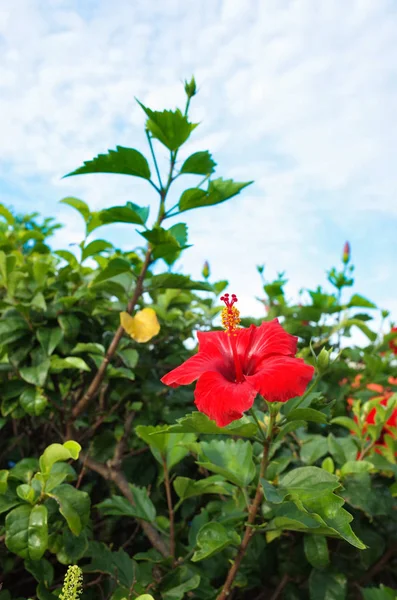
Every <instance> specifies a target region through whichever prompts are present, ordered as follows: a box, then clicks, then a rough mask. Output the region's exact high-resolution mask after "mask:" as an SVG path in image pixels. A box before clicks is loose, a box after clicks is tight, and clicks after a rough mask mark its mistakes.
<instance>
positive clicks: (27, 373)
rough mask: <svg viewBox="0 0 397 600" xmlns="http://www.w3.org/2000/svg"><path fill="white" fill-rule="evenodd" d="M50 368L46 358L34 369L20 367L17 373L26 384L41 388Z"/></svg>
mask: <svg viewBox="0 0 397 600" xmlns="http://www.w3.org/2000/svg"><path fill="white" fill-rule="evenodd" d="M49 368H50V360H49V359H48V358H46V359H45V360H43V361H42V362H41V363H40V364H38V365H36V366H34V367H22V368H21V369H19V373H20V375H21V377H22V379H24V381H27V383H31V384H32V385H36V386H38V387H43V385H44V383H45V380H46V379H47V374H48V370H49Z"/></svg>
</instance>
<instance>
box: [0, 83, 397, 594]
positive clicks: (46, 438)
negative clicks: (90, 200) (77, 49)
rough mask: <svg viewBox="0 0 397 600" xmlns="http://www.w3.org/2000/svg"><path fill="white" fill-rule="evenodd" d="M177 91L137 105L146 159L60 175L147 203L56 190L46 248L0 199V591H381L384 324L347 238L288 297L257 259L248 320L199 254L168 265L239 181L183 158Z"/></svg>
mask: <svg viewBox="0 0 397 600" xmlns="http://www.w3.org/2000/svg"><path fill="white" fill-rule="evenodd" d="M185 92H186V105H185V106H184V107H183V108H182V109H177V110H164V111H154V110H151V109H150V108H148V107H146V106H144V105H143V104H140V106H141V107H142V109H143V116H146V119H145V124H144V126H145V133H146V137H147V142H148V147H147V156H148V157H149V158H147V157H146V156H144V154H142V153H141V152H140V151H138V150H137V149H133V148H127V147H121V146H118V147H117V148H116V149H115V150H109V151H108V152H105V153H103V154H99V155H98V156H96V157H95V158H93V159H92V160H88V161H86V162H85V163H84V165H83V166H81V167H79V168H77V169H76V170H74V171H73V172H71V173H70V174H69V175H70V176H75V175H84V174H87V175H91V176H95V173H108V174H124V175H129V176H131V177H139V178H141V179H143V180H145V181H146V182H147V185H148V186H150V188H151V189H152V190H154V191H155V193H156V195H157V198H158V201H157V206H156V207H155V214H154V215H153V214H151V213H153V207H151V213H150V211H149V207H147V206H145V205H142V204H140V203H136V204H135V203H132V202H127V204H126V205H123V206H120V205H115V206H109V207H107V208H105V209H103V210H100V211H92V210H91V209H90V207H89V206H88V205H87V203H86V202H84V201H83V200H81V199H78V198H75V197H68V198H64V199H63V200H61V202H63V204H64V205H67V206H68V207H69V208H70V210H75V211H78V213H79V214H80V216H81V218H82V220H83V221H84V223H85V229H86V234H85V236H84V239H82V241H81V243H80V244H79V246H78V248H75V249H74V250H73V252H72V251H71V248H68V249H63V250H57V251H53V250H52V249H51V236H52V234H53V233H54V231H55V230H56V229H57V228H58V227H59V226H60V225H59V224H57V223H56V222H55V221H54V220H53V219H48V218H47V219H44V220H43V219H41V218H40V216H39V215H37V214H26V215H19V214H16V213H15V211H14V210H13V209H12V207H6V206H3V205H0V312H1V321H0V377H1V387H0V408H1V413H0V431H1V434H0V436H1V437H0V587H1V590H0V600H33V599H34V600H56V598H61V599H63V600H73V599H76V598H83V600H97V599H101V600H102V599H106V600H127V599H128V600H131V599H135V598H139V599H140V600H153V599H154V600H182V599H184V598H191V599H197V600H215V599H218V600H225V599H226V598H228V599H230V598H232V599H233V600H247V599H250V600H251V599H252V600H261V599H270V600H277V598H284V599H286V600H299V599H302V600H304V599H307V598H309V599H310V600H323V599H325V598H326V599H328V600H344V599H348V598H349V599H350V598H351V599H356V598H357V599H361V598H363V599H364V600H389V599H393V598H395V597H396V595H395V591H393V590H395V589H396V588H397V576H396V572H397V571H396V566H397V544H396V539H397V511H396V499H395V498H396V496H397V485H396V482H395V478H396V475H397V460H396V457H397V393H396V392H397V370H396V365H397V359H396V358H397V330H396V327H393V323H391V322H390V319H389V314H388V313H387V311H386V310H380V309H378V308H377V307H376V306H375V305H374V304H373V303H372V302H371V301H370V300H369V299H367V298H365V297H363V296H362V295H360V294H358V293H356V292H353V291H352V290H351V288H352V286H353V285H354V280H353V274H354V270H353V266H352V257H351V251H350V247H349V244H346V245H345V247H344V248H343V252H342V256H341V261H340V265H339V266H337V267H334V268H331V269H330V270H329V271H328V272H327V273H326V277H325V278H324V279H325V280H324V282H323V283H322V285H321V286H319V287H317V288H316V289H313V290H310V289H309V290H308V289H304V290H302V292H301V293H300V295H299V298H298V299H296V300H290V299H289V296H288V292H287V289H288V286H287V284H288V282H287V279H286V276H285V274H284V273H280V274H279V275H278V277H277V279H276V280H273V281H271V280H268V279H267V273H266V270H265V268H264V266H257V267H256V270H255V265H252V276H253V278H255V277H256V278H257V281H258V294H263V296H262V297H261V298H260V299H259V301H260V302H261V303H262V306H263V318H261V319H253V318H250V317H249V315H244V314H240V312H239V303H238V293H239V290H230V291H228V290H227V287H228V283H227V281H213V280H212V278H211V275H210V265H209V264H208V263H205V264H204V266H203V271H202V280H200V281H196V280H193V279H192V278H191V277H190V276H189V275H188V274H181V273H180V272H179V267H178V264H179V263H178V259H179V258H180V256H181V254H182V253H183V252H184V250H185V249H186V248H187V247H188V246H189V245H190V242H191V240H188V230H187V226H186V224H185V223H184V222H183V216H184V215H183V213H184V212H185V211H188V210H197V209H200V208H202V209H203V210H207V211H210V210H211V208H210V207H211V206H212V205H215V204H218V203H220V202H226V201H230V200H231V199H232V198H234V197H235V196H238V195H239V194H240V193H241V192H243V190H244V188H245V187H246V186H248V185H249V184H250V183H251V182H236V181H234V180H232V179H223V178H222V177H215V168H216V163H215V161H214V160H213V157H212V155H211V154H210V153H209V151H207V150H203V151H199V152H195V153H194V154H190V155H189V153H188V152H185V146H184V144H185V142H187V140H188V139H189V137H190V136H191V134H192V133H193V130H194V129H195V128H196V126H197V124H195V123H192V122H191V121H190V117H189V108H190V103H191V101H192V100H193V98H194V96H195V95H196V84H195V81H194V79H192V80H191V81H189V82H186V83H185ZM164 149H165V151H166V152H167V153H168V157H169V163H168V165H167V167H166V169H165V170H163V169H162V168H160V166H159V163H158V160H157V156H158V155H159V154H160V155H161V153H163V152H164ZM109 176H110V175H109ZM185 176H187V177H185ZM184 179H186V180H188V181H190V182H194V181H195V185H194V187H188V188H187V189H184V190H183V191H182V192H180V191H177V192H176V191H175V190H178V186H175V185H174V183H175V181H176V180H178V183H179V184H180V183H181V182H183V180H184ZM231 201H232V202H238V198H235V199H234V200H231ZM170 218H173V220H172V223H173V224H172V225H170V222H169V219H170ZM117 223H124V224H127V225H128V224H129V225H130V227H131V228H134V230H138V232H139V234H140V235H141V237H142V243H141V244H140V245H139V246H138V247H137V248H133V249H127V250H126V249H125V248H123V249H121V248H118V247H117V246H115V245H114V244H112V243H111V242H110V241H109V240H107V239H106V226H107V225H109V224H117ZM209 227H211V221H209ZM99 229H100V231H101V233H100V235H99V234H98V230H99ZM192 241H193V242H194V240H192ZM337 262H338V261H337ZM261 288H262V292H261ZM235 293H236V294H237V296H236V295H235ZM197 340H198V347H197V348H193V346H195V344H196V343H197ZM355 340H357V343H356V342H355ZM192 348H193V350H192Z"/></svg>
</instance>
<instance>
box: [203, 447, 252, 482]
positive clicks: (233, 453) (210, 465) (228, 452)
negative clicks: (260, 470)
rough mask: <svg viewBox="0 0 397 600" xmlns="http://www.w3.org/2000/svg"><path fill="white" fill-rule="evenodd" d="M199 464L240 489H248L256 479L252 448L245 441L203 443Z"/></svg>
mask: <svg viewBox="0 0 397 600" xmlns="http://www.w3.org/2000/svg"><path fill="white" fill-rule="evenodd" d="M200 448H201V451H202V455H201V454H200V460H199V461H198V464H199V465H200V466H202V467H204V468H205V469H208V470H209V471H213V472H214V473H218V474H219V475H222V477H224V478H225V479H227V480H228V481H231V482H232V483H235V484H236V485H238V486H240V487H246V486H247V485H248V484H249V483H251V481H252V480H253V478H254V477H255V473H256V469H255V465H254V462H253V460H252V446H251V444H250V442H245V441H243V440H226V441H225V440H212V441H211V442H201V443H200Z"/></svg>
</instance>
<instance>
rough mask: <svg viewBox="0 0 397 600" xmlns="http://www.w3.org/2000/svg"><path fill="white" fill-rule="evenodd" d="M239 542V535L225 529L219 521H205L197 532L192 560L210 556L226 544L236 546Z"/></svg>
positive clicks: (196, 560)
mask: <svg viewBox="0 0 397 600" xmlns="http://www.w3.org/2000/svg"><path fill="white" fill-rule="evenodd" d="M239 543H240V536H239V535H238V534H237V533H236V532H235V531H234V530H230V529H226V528H225V527H223V525H221V524H220V523H216V522H210V523H207V524H206V525H203V527H202V528H201V529H200V531H199V532H198V534H197V546H198V550H196V552H195V553H194V554H193V557H192V561H193V562H198V561H199V560H204V559H205V558H210V556H213V555H214V554H217V553H218V552H221V550H223V549H224V548H226V547H227V546H230V545H235V546H237V545H238V544H239Z"/></svg>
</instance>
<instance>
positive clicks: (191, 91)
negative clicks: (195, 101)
mask: <svg viewBox="0 0 397 600" xmlns="http://www.w3.org/2000/svg"><path fill="white" fill-rule="evenodd" d="M185 92H186V96H187V97H188V98H193V96H195V95H196V93H197V87H196V80H195V79H194V77H192V78H191V80H190V81H187V80H185Z"/></svg>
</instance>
